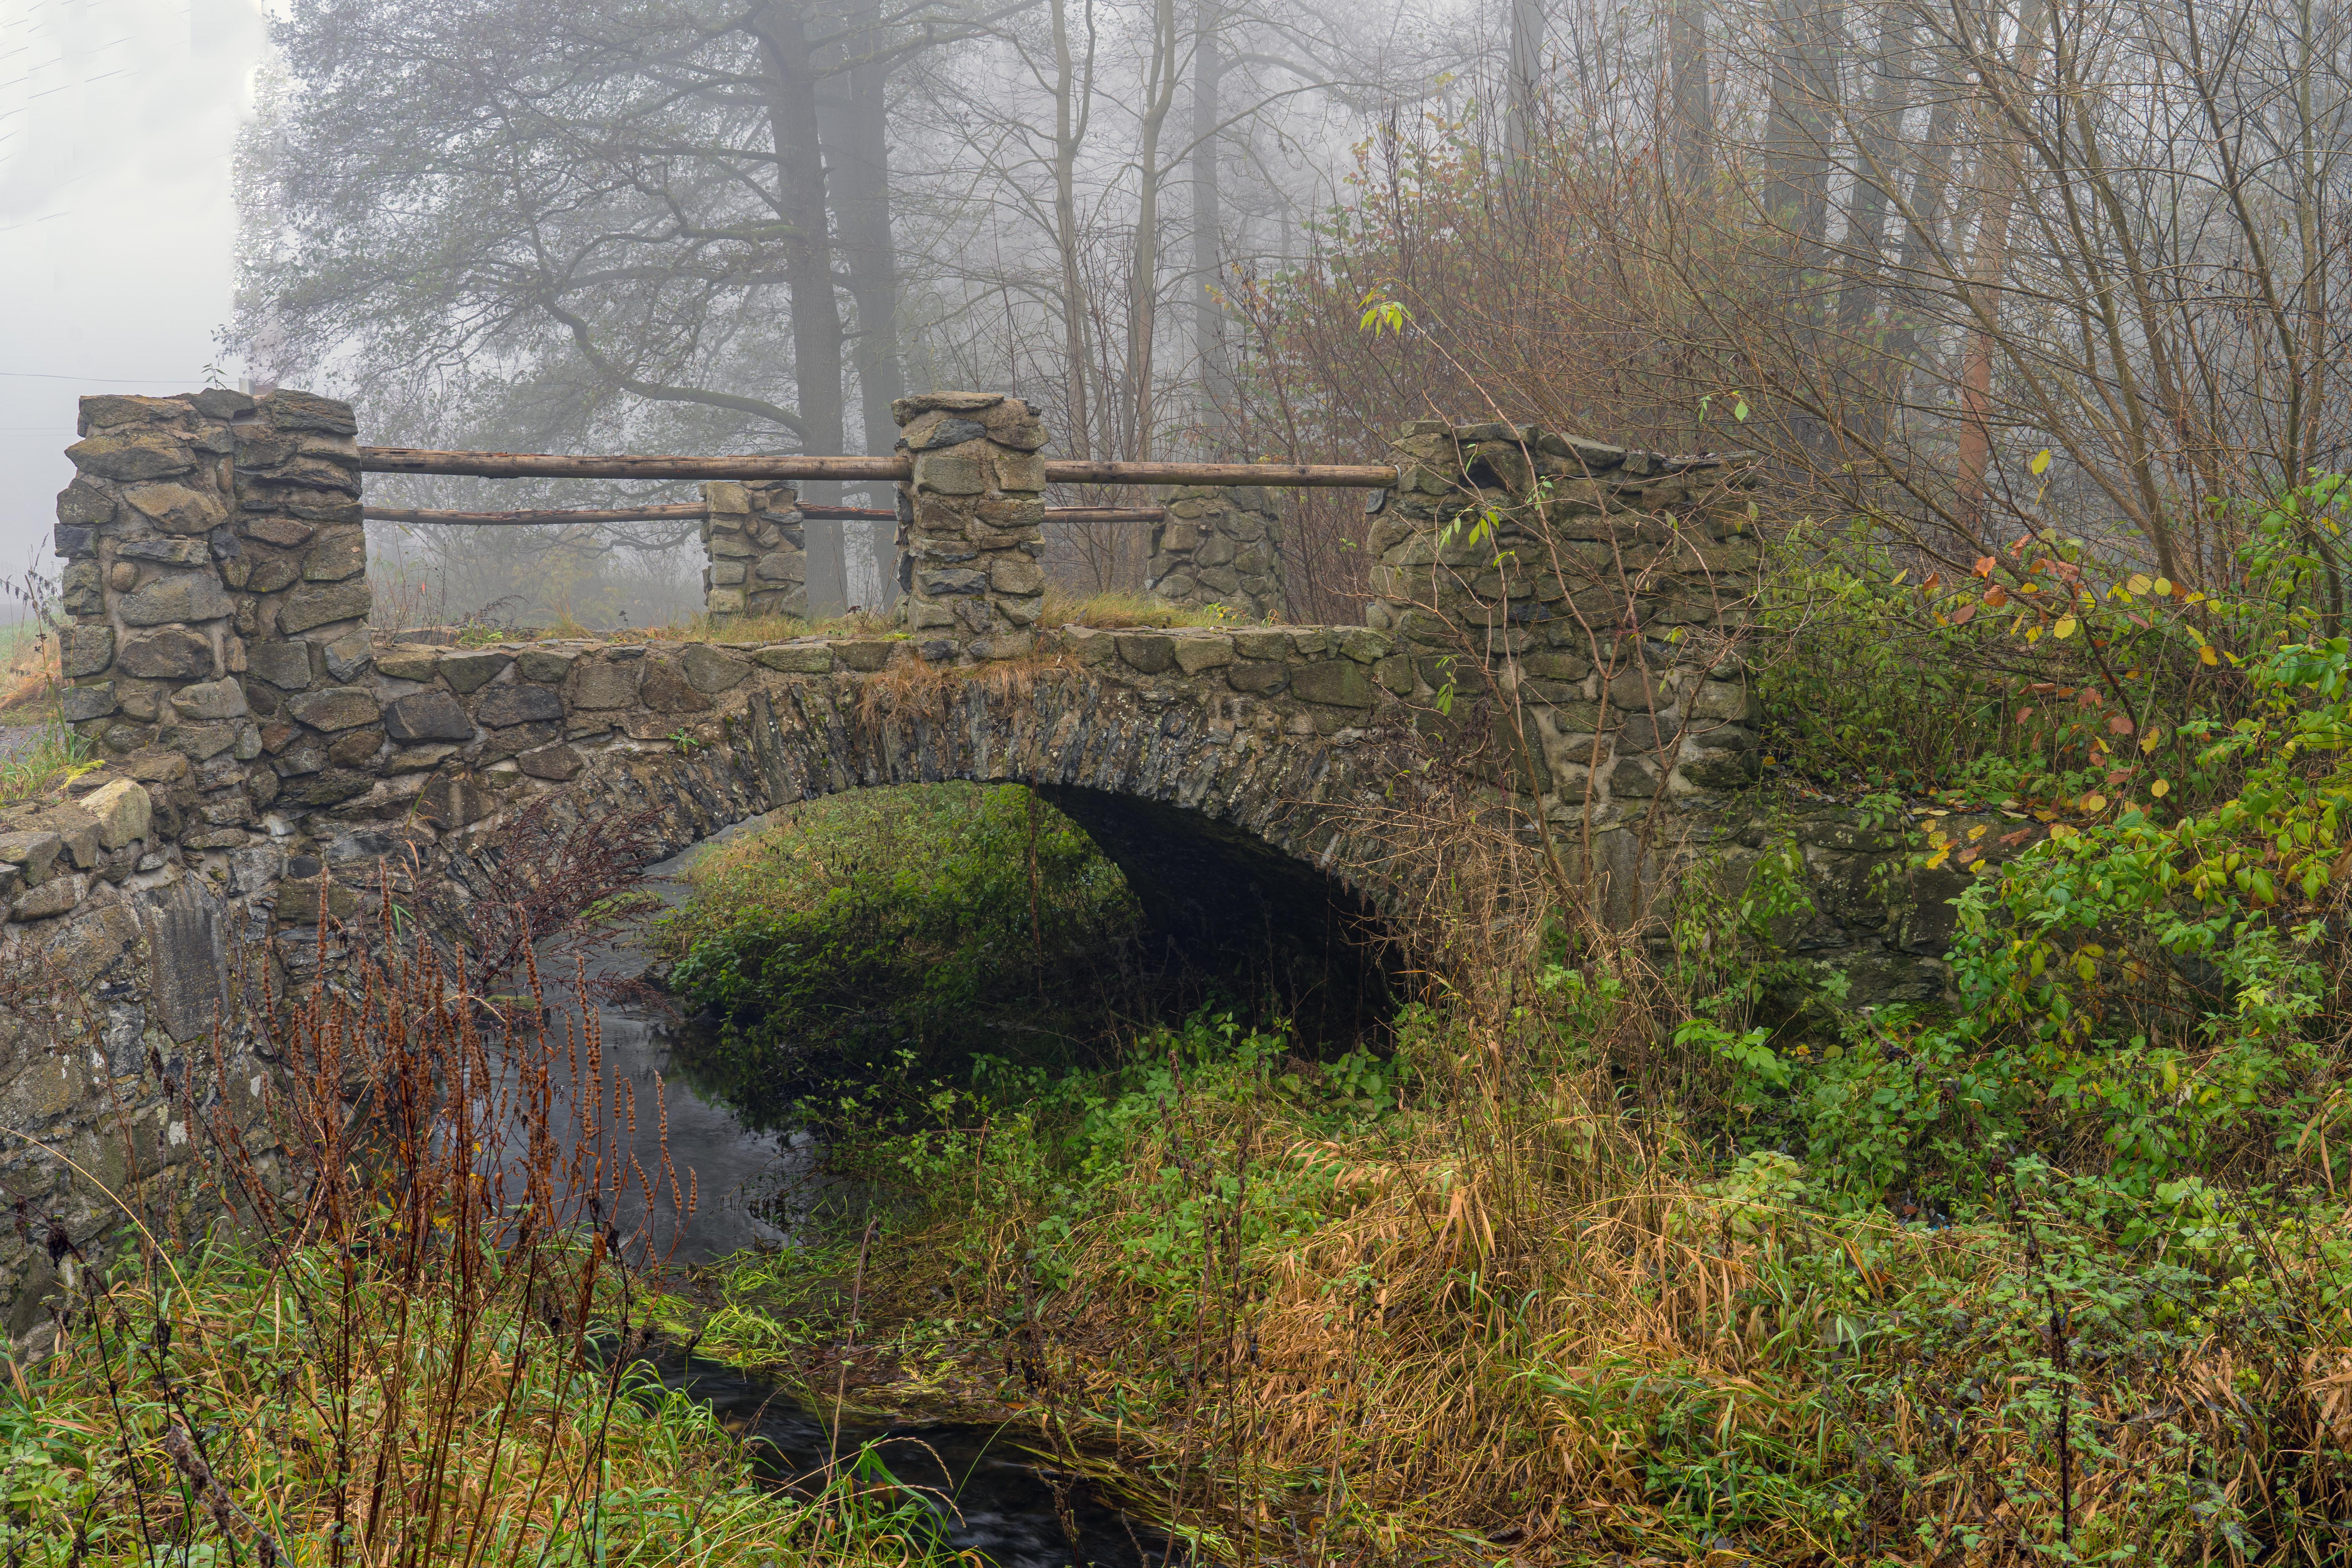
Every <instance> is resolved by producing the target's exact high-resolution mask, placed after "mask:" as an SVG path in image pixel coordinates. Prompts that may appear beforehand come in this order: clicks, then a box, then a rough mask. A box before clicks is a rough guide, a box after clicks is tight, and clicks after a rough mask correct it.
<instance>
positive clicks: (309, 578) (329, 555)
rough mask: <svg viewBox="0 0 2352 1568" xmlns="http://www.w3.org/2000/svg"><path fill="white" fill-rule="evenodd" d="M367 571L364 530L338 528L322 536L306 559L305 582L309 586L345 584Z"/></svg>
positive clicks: (304, 564) (365, 533)
mask: <svg viewBox="0 0 2352 1568" xmlns="http://www.w3.org/2000/svg"><path fill="white" fill-rule="evenodd" d="M366 570H367V532H366V531H365V530H364V529H358V528H338V529H333V530H331V531H327V532H325V533H322V534H320V536H319V541H318V542H317V543H315V544H313V545H311V546H310V551H309V552H308V553H307V554H305V555H304V556H303V557H302V580H303V581H304V582H306V583H341V582H342V581H343V580H344V579H345V578H349V577H356V576H358V575H359V574H361V573H362V572H364V571H366Z"/></svg>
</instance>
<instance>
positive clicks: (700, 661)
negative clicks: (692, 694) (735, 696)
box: [678, 643, 751, 697]
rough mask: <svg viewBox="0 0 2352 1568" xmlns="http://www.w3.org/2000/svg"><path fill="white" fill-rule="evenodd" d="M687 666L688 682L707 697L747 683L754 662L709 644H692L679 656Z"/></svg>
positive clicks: (680, 661) (679, 659)
mask: <svg viewBox="0 0 2352 1568" xmlns="http://www.w3.org/2000/svg"><path fill="white" fill-rule="evenodd" d="M678 662H679V663H680V664H681V665H683V666H684V667H685V669H686V679H687V684H688V685H690V686H692V687H693V688H694V689H696V690H697V691H699V692H702V693H703V694H704V695H706V696H713V697H715V696H717V695H718V694H719V692H722V691H732V690H733V689H735V688H737V687H738V686H740V685H742V684H743V682H744V680H745V679H748V678H749V677H750V675H751V660H750V659H747V658H744V657H743V656H742V655H740V654H734V653H727V652H723V651H721V650H720V649H719V648H715V647H711V646H710V645H709V643H688V645H687V646H686V651H685V652H684V653H682V654H680V655H679V656H678Z"/></svg>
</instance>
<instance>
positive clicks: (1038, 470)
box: [890, 392, 1045, 664]
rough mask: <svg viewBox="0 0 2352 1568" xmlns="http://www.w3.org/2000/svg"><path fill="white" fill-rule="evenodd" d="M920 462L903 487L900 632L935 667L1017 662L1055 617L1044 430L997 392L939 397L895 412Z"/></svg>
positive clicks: (907, 401) (903, 443)
mask: <svg viewBox="0 0 2352 1568" xmlns="http://www.w3.org/2000/svg"><path fill="white" fill-rule="evenodd" d="M890 416H891V417H892V418H893V419H895V420H897V421H898V429H899V436H898V448H899V450H901V451H904V452H907V453H908V454H910V455H911V456H912V457H913V458H914V473H913V476H912V477H911V478H910V479H908V480H907V481H906V482H905V483H904V484H902V485H901V486H900V487H899V491H900V494H899V500H898V513H899V516H900V518H901V519H902V520H903V521H901V523H900V525H899V526H900V531H901V533H902V535H903V538H902V539H901V541H900V546H899V548H900V552H901V555H902V558H903V560H904V571H905V577H904V585H905V587H906V589H907V595H906V597H905V598H903V599H901V600H900V601H899V603H898V616H899V618H900V622H901V624H902V625H904V626H906V627H907V629H908V631H909V632H910V633H912V634H913V636H914V637H915V640H916V643H917V646H918V647H920V648H921V650H922V655H923V657H924V658H926V659H929V661H930V662H932V663H934V664H958V663H965V662H969V661H971V660H975V659H982V660H985V659H999V658H1018V657H1020V656H1021V655H1023V654H1024V653H1026V652H1028V651H1029V649H1030V647H1031V644H1032V641H1033V636H1032V628H1034V626H1036V624H1037V619H1038V616H1040V615H1041V614H1042V613H1043V612H1044V609H1045V565H1044V560H1043V558H1044V556H1045V500H1044V499H1043V492H1044V490H1045V458H1044V456H1043V455H1042V453H1041V451H1040V448H1042V447H1044V446H1045V426H1044V425H1042V424H1040V423H1039V422H1038V419H1037V411H1036V410H1035V409H1034V408H1032V407H1031V406H1030V405H1028V404H1026V403H1024V402H1022V401H1021V400H1020V399H1019V398H1016V397H1006V396H1003V395H1001V394H998V393H992V392H934V393H927V394H924V395H920V396H916V397H902V398H900V399H898V401H897V402H896V403H893V404H892V405H890Z"/></svg>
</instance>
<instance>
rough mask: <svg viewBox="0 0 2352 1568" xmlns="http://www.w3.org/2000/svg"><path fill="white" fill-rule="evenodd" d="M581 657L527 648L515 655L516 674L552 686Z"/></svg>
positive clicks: (549, 650) (561, 652)
mask: <svg viewBox="0 0 2352 1568" xmlns="http://www.w3.org/2000/svg"><path fill="white" fill-rule="evenodd" d="M579 657H580V656H579V655H578V654H576V653H565V652H563V651H562V650H561V649H558V648H543V647H534V648H525V649H524V650H523V651H522V652H520V653H519V654H517V655H515V673H516V674H517V675H520V676H521V677H522V678H523V679H525V680H541V681H546V682H548V683H549V684H553V683H554V682H556V681H559V680H562V679H563V678H564V677H565V676H567V675H569V674H571V673H572V661H573V660H574V659H577V658H579ZM379 668H381V666H379Z"/></svg>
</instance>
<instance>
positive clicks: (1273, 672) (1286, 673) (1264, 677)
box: [1225, 659, 1290, 697]
mask: <svg viewBox="0 0 2352 1568" xmlns="http://www.w3.org/2000/svg"><path fill="white" fill-rule="evenodd" d="M1225 684H1226V685H1228V686H1230V687H1232V688H1233V689H1234V690H1235V691H1245V692H1247V693H1249V694H1250V695H1251V696H1253V697H1271V696H1273V695H1274V694H1275V693H1276V692H1277V691H1280V690H1281V689H1283V688H1285V687H1286V686H1288V685H1289V684H1290V667H1289V666H1287V665H1286V664H1282V663H1279V662H1277V661H1275V660H1271V659H1268V660H1263V661H1259V660H1252V661H1251V662H1248V663H1245V664H1235V665H1232V666H1229V667H1227V668H1226V670H1225Z"/></svg>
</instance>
